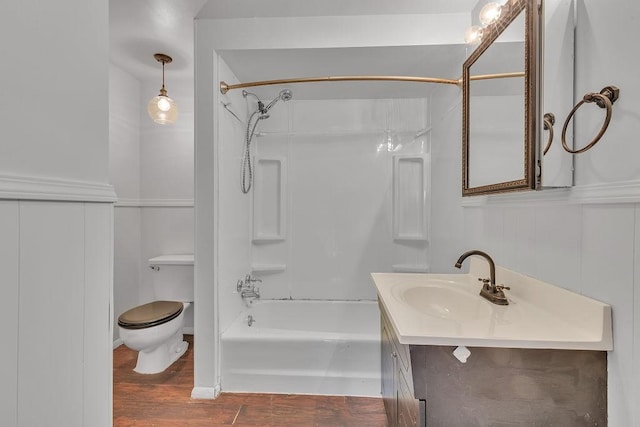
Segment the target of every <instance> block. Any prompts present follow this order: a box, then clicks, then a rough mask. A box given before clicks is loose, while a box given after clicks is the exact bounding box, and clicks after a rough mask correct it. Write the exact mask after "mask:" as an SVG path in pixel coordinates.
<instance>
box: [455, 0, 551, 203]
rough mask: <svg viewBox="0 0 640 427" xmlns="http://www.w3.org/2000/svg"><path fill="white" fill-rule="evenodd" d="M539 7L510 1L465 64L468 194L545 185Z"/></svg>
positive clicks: (465, 175)
mask: <svg viewBox="0 0 640 427" xmlns="http://www.w3.org/2000/svg"><path fill="white" fill-rule="evenodd" d="M539 37H540V31H539V9H538V7H537V6H536V2H535V0H509V1H507V2H506V3H505V5H504V6H503V7H502V12H501V14H500V17H499V18H498V20H497V21H496V22H494V23H493V24H489V25H488V26H486V27H485V28H484V29H483V32H482V41H481V42H480V44H479V45H478V47H477V48H476V49H475V50H474V51H473V53H472V54H471V55H470V56H469V58H468V59H467V60H466V61H465V63H464V65H463V67H462V96H463V128H462V140H463V141H462V142H463V144H462V175H463V176H462V195H463V196H471V195H478V194H491V193H497V192H505V191H518V190H532V189H535V188H537V186H538V185H539V174H538V168H537V165H538V151H539V150H538V145H539V144H538V134H539V131H538V123H539V117H540V114H539V111H538V110H539V96H540V95H539V93H538V89H537V88H539V74H540V73H539V70H538V66H539V63H540V61H539V60H538V54H539V44H540V40H539Z"/></svg>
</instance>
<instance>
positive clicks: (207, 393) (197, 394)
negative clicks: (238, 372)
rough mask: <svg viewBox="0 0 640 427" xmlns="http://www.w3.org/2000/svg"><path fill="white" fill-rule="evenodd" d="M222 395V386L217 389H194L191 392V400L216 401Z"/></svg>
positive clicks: (216, 387)
mask: <svg viewBox="0 0 640 427" xmlns="http://www.w3.org/2000/svg"><path fill="white" fill-rule="evenodd" d="M219 394H220V385H217V386H215V387H194V388H193V390H191V398H193V399H209V400H211V399H215V398H216V397H218V395H219Z"/></svg>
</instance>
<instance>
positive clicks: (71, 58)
mask: <svg viewBox="0 0 640 427" xmlns="http://www.w3.org/2000/svg"><path fill="white" fill-rule="evenodd" d="M79 17H81V19H79ZM0 37H1V38H2V40H4V42H3V44H2V48H0V51H1V52H2V57H3V60H4V61H5V63H4V64H3V67H2V70H3V71H2V77H3V79H5V81H6V82H7V84H6V87H5V90H4V91H3V102H2V106H0V117H2V118H3V119H2V125H1V126H0V129H1V130H2V144H0V158H1V159H0V186H1V187H2V192H1V194H0V197H1V198H2V199H5V200H2V201H0V230H2V231H1V234H2V236H3V238H2V239H0V254H2V256H1V257H0V259H1V261H0V264H1V265H2V269H1V271H2V283H3V286H2V292H3V293H2V300H3V301H5V302H6V306H7V309H6V310H3V312H2V314H1V315H0V316H1V317H2V319H1V322H0V324H1V325H2V336H3V337H5V338H6V340H7V341H6V342H5V346H4V349H3V351H2V367H1V368H0V419H2V423H3V425H7V426H25V427H26V426H34V425H48V426H78V427H81V426H86V425H92V426H105V427H106V426H110V425H111V418H112V417H111V411H112V399H111V387H112V378H111V377H112V363H111V359H112V352H111V340H112V335H111V333H112V311H111V307H112V284H113V275H112V269H113V259H112V250H113V208H112V202H113V201H115V194H114V193H113V190H112V188H111V186H110V185H109V184H108V179H107V177H108V132H109V129H108V71H109V70H108V65H107V57H108V10H107V4H106V3H105V2H102V1H77V0H64V1H61V2H56V3H55V4H52V3H51V4H49V3H42V2H37V1H30V0H27V1H23V2H3V3H1V4H0ZM61 385H64V387H63V388H62V389H61ZM61 391H63V392H61Z"/></svg>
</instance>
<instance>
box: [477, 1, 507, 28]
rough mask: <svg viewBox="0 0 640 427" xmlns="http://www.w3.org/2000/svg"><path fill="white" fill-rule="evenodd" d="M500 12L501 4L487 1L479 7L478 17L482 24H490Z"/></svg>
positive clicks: (498, 16)
mask: <svg viewBox="0 0 640 427" xmlns="http://www.w3.org/2000/svg"><path fill="white" fill-rule="evenodd" d="M501 13H502V5H501V4H499V3H495V2H489V3H487V4H485V5H484V6H483V7H482V9H480V14H479V15H478V19H480V23H481V24H482V25H483V26H485V27H486V26H487V25H491V24H493V23H494V22H496V21H497V20H498V18H500V14H501Z"/></svg>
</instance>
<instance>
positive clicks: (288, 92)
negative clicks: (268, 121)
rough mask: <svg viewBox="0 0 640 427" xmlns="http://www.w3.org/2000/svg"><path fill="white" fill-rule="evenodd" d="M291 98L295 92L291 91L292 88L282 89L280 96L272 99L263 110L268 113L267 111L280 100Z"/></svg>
mask: <svg viewBox="0 0 640 427" xmlns="http://www.w3.org/2000/svg"><path fill="white" fill-rule="evenodd" d="M291 98H293V92H291V89H282V90H281V91H280V93H279V94H278V96H276V97H275V98H274V99H273V101H271V102H270V103H269V105H267V106H266V107H265V109H264V111H263V113H266V112H267V111H269V110H270V109H271V107H273V106H274V105H276V103H277V102H278V101H280V100H283V101H285V102H286V101H290V100H291Z"/></svg>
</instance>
